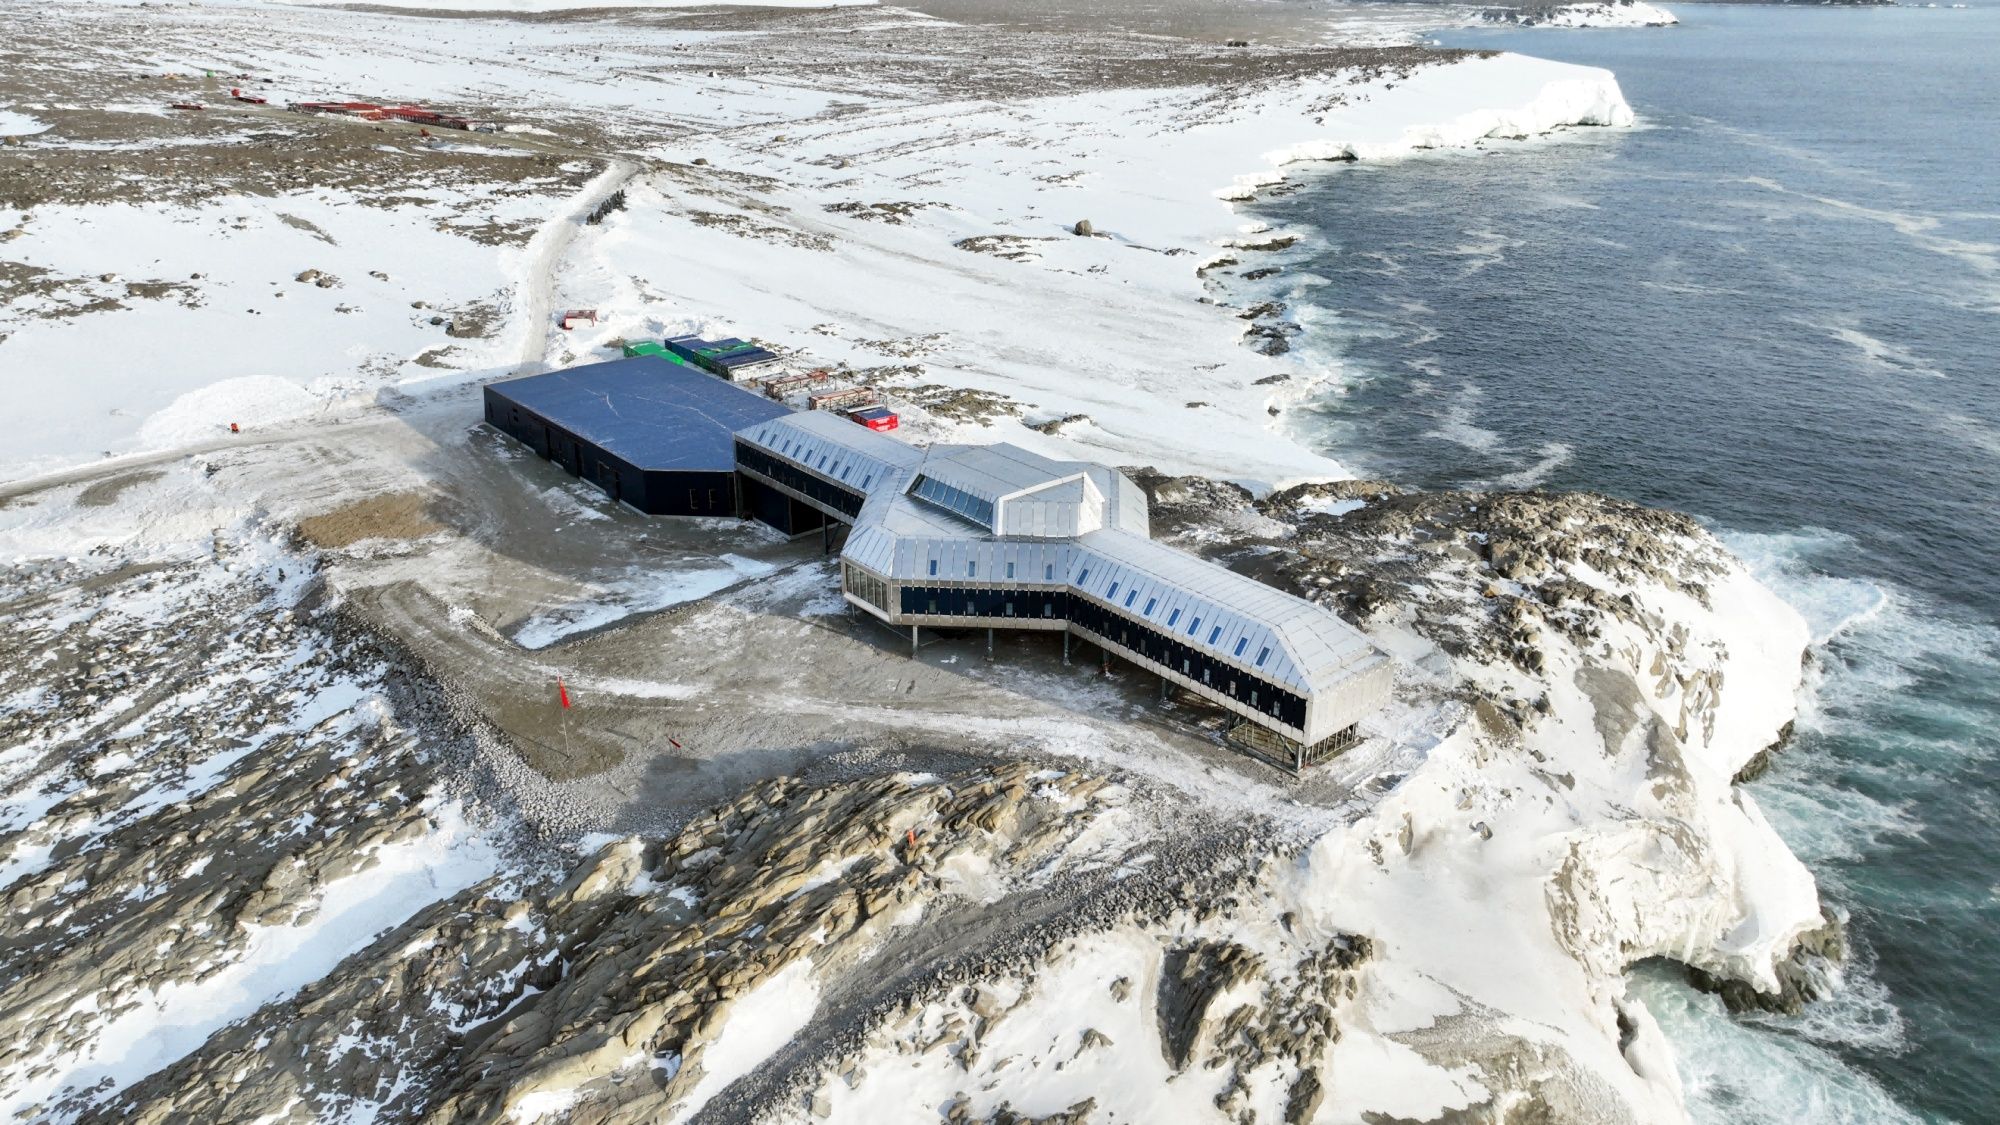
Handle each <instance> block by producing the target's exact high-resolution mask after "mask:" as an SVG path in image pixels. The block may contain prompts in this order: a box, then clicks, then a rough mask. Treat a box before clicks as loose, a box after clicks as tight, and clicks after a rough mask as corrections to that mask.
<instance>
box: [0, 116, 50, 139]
mask: <svg viewBox="0 0 2000 1125" xmlns="http://www.w3.org/2000/svg"><path fill="white" fill-rule="evenodd" d="M48 127H49V124H48V122H46V121H38V120H36V119H35V118H33V117H29V116H28V115H27V114H25V113H17V112H15V111H14V110H11V109H0V137H31V136H34V135H35V134H36V133H41V132H44V131H46V130H47V129H48Z"/></svg>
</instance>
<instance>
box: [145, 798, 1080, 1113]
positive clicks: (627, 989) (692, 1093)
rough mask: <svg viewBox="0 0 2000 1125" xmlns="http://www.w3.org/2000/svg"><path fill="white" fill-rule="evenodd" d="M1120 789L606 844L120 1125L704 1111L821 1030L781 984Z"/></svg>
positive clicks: (466, 914) (448, 909)
mask: <svg viewBox="0 0 2000 1125" xmlns="http://www.w3.org/2000/svg"><path fill="white" fill-rule="evenodd" d="M1050 772H1051V773H1052V772H1053V771H1050ZM1108 796H1109V794H1108V793H1107V791H1106V789H1105V783H1104V782H1103V781H1102V780H1099V779H1093V778H1089V777H1085V776H1082V775H1079V774H1074V773H1069V774H1061V775H1059V776H1048V775H1039V776H1038V775H1036V774H1035V771H1034V769H1033V767H1031V766H1029V765H1027V764H1025V763H1021V764H1015V765H1009V766H1004V767H1000V768H997V769H995V770H994V771H992V772H990V773H985V774H973V775H965V776H958V777H952V778H947V779H941V780H939V779H924V778H912V777H881V778H875V779H872V780H868V781H863V782H854V783H850V784H840V785H831V786H812V785H807V784H804V783H801V782H799V781H796V780H793V779H780V780H774V781H769V782H766V783H763V784H761V785H758V786H755V787H754V788H752V789H750V790H748V791H747V792H745V793H744V794H742V796H740V797H739V798H738V799H737V800H735V801H733V802H731V803H730V804H728V805H726V806H724V807H722V808H719V809H716V810H715V811H713V812H712V813H710V814H708V815H706V816H704V817H702V818H701V819H699V820H697V821H696V822H694V823H693V824H691V825H689V826H688V827H687V829H686V830H684V831H683V832H681V833H680V834H679V835H677V836H675V837H673V838H671V839H665V840H648V839H643V838H637V837H633V838H627V839H624V840H620V841H616V842H614V843H610V844H607V845H605V846H604V847H603V848H602V849H600V850H599V851H597V852H596V853H595V854H594V855H592V856H590V857H588V858H587V859H585V860H584V861H583V862H582V863H580V864H579V865H577V866H576V867H575V869H574V870H572V871H570V872H568V873H567V875H565V876H564V877H562V878H561V879H560V880H559V881H557V882H554V883H553V884H550V885H544V886H540V887H525V888H524V887H521V886H519V885H510V884H508V883H505V882H498V881H496V882H492V883H488V884H485V885H482V886H480V887H477V888H474V889H473V890H471V891H468V892H467V893H466V894H464V895H462V896H459V897H457V898H453V899H449V900H446V901H444V902H441V903H439V904H437V905H436V906H434V907H432V908H430V909H429V910H427V911H425V912H424V913H423V914H421V915H419V916H418V917H417V918H415V919H413V920H412V921H411V922H410V923H409V924H408V925H406V926H404V927H403V928H402V929H401V930H400V931H399V932H397V933H396V934H394V935H391V936H389V937H388V938H386V939H385V940H383V941H382V942H379V943H377V944H375V945H374V946H371V947H370V948H369V949H368V950H367V951H366V952H365V953H363V954H361V955H359V956H358V959H357V960H356V961H355V962H353V963H350V964H349V965H347V966H344V967H343V970H342V972H341V973H339V974H337V975H336V976H335V977H332V978H329V979H328V980H326V981H324V982H322V983H321V984H320V985H318V986H315V987H314V988H311V989H309V990H307V991H306V992H305V993H302V994H301V995H300V996H299V997H298V998H297V999H296V1000H295V1001H293V1002H291V1003H287V1004H282V1005H277V1006H274V1007H272V1008H268V1009H266V1010H265V1011H264V1012H262V1013H260V1014H259V1016H258V1018H257V1019H255V1020H253V1021H250V1022H248V1023H245V1024H242V1025H238V1026H236V1027H232V1028H230V1029H228V1030H227V1031H225V1032H224V1033H222V1034H221V1035H219V1036H217V1038H216V1039H215V1040H213V1041H211V1042H210V1043H209V1044H208V1046H207V1047H206V1048H205V1049H204V1050H203V1051H202V1052H201V1053H200V1054H199V1055H198V1056H195V1057H192V1058H190V1059H188V1060H186V1061H184V1062H183V1063H181V1064H180V1065H177V1066H175V1067H174V1068H172V1069H170V1070H168V1071H166V1072H164V1073H162V1074H160V1075H158V1076H155V1077H154V1078H153V1079H150V1080H148V1081H147V1082H145V1083H143V1084H142V1085H141V1086H139V1087H137V1088H135V1089H134V1090H133V1091H131V1092H130V1093H129V1094H128V1095H127V1096H126V1097H124V1098H122V1099H120V1101H119V1102H118V1103H117V1104H116V1113H117V1115H118V1116H119V1118H120V1119H122V1120H126V1121H140V1122H166V1121H174V1120H188V1119H215V1118H216V1117H217V1116H218V1115H220V1114H222V1113H223V1112H224V1107H223V1102H221V1101H219V1100H218V1099H219V1098H226V1099H227V1112H228V1113H229V1114H231V1115H241V1114H251V1115H258V1114H266V1113H277V1114H281V1115H282V1114H283V1113H285V1112H286V1107H287V1106H292V1105H296V1104H298V1103H299V1100H300V1099H304V1098H311V1099H313V1100H314V1101H315V1102H316V1103H317V1104H319V1105H322V1106H362V1105H372V1106H378V1107H379V1108H380V1112H381V1113H383V1114H385V1115H386V1116H387V1117H390V1118H407V1117H411V1116H414V1115H416V1114H417V1113H419V1112H421V1114H422V1115H423V1116H424V1118H425V1119H426V1120H430V1121H437V1122H450V1121H475V1120H477V1121H485V1120H493V1119H495V1118H500V1117H509V1116H511V1117H513V1118H514V1119H525V1120H534V1119H537V1118H538V1116H540V1115H541V1114H542V1113H543V1112H544V1111H545V1110H546V1109H547V1108H548V1107H552V1106H560V1107H561V1109H560V1114H561V1118H562V1119H563V1120H565V1121H572V1122H648V1121H657V1120H660V1119H661V1118H662V1117H663V1116H665V1115H668V1114H670V1113H672V1112H675V1111H677V1110H678V1111H680V1112H687V1111H690V1110H692V1109H693V1108H695V1105H696V1104H698V1102H691V1100H690V1099H691V1098H696V1097H697V1094H699V1098H698V1101H705V1100H706V1099H707V1098H708V1097H709V1096H712V1095H713V1094H715V1093H716V1092H718V1091H719V1090H720V1088H721V1087H723V1086H726V1085H727V1084H728V1082H729V1081H730V1080H732V1079H733V1078H735V1077H736V1076H737V1073H740V1072H730V1071H718V1070H717V1069H715V1063H714V1061H713V1056H712V1052H713V1051H714V1050H715V1049H716V1044H717V1043H718V1041H719V1040H720V1039H721V1037H722V1036H723V1035H724V1034H725V1032H726V1031H727V1029H728V1028H729V1027H730V1026H731V1024H732V1021H738V1022H743V1023H756V1022H766V1021H773V1020H777V1021H784V1020H792V1021H794V1022H795V1024H802V1023H804V1022H805V1020H806V1019H808V1018H809V1017H810V1016H811V1014H812V1012H811V1008H810V996H811V995H813V991H814V989H813V987H812V986H810V985H802V986H799V987H798V988H796V989H791V990H786V991H782V992H779V993H771V992H768V991H764V990H766V989H768V988H771V987H773V986H774V982H775V981H778V979H779V978H780V977H781V976H782V977H784V978H785V980H786V981H792V982H803V981H809V980H811V979H813V978H814V977H816V976H818V975H822V974H824V975H826V976H827V977H829V978H832V977H836V976H838V975H839V974H842V973H845V972H849V971H852V970H854V969H855V967H856V965H857V964H858V963H859V962H861V961H863V960H865V959H866V958H867V957H868V956H869V954H870V952H871V950H872V948H873V946H874V945H875V944H876V943H877V942H879V941H880V940H882V939H883V938H884V937H885V936H886V935H887V934H888V933H889V932H890V931H891V930H893V929H894V928H895V927H897V926H899V925H904V924H908V923H909V922H912V921H914V920H915V919H916V918H917V917H919V916H920V915H921V914H922V912H923V911H924V909H925V908H926V906H927V904H929V903H931V902H932V901H935V900H937V899H939V898H941V897H948V896H949V895H950V894H951V893H952V891H951V887H952V886H953V885H954V884H953V880H952V875H953V873H954V872H957V871H960V870H967V869H974V868H976V869H979V870H982V871H986V872H989V877H991V878H994V879H996V880H1000V881H1004V880H1006V879H1010V878H1020V877H1023V876H1024V875H1025V873H1027V872H1030V871H1032V870H1034V869H1036V868H1038V867H1040V866H1042V865H1044V864H1046V863H1048V862H1050V861H1051V860H1053V859H1054V858H1056V857H1057V856H1058V855H1059V854H1060V853H1061V851H1062V849H1063V848H1064V846H1065V845H1066V844H1067V843H1068V842H1069V841H1071V840H1072V839H1074V838H1075V836H1076V834H1077V833H1078V832H1079V831H1081V830H1082V829H1083V827H1084V826H1085V825H1087V824H1088V823H1089V822H1090V821H1091V820H1092V819H1093V818H1094V816H1095V815H1096V814H1097V813H1098V812H1099V811H1100V810H1102V809H1103V808H1105V807H1106V800H1107V798H1108ZM800 996H803V997H806V998H807V999H806V1001H805V1003H806V1009H805V1010H803V1011H799V1010H796V1009H795V1005H796V1003H797V999H796V998H797V997H800ZM773 1005H776V1007H775V1008H774V1007H773ZM753 1061H754V1060H753ZM727 1065H728V1066H731V1067H734V1066H740V1065H742V1064H741V1063H740V1062H734V1061H732V1062H730V1063H728V1064H727ZM239 1076H240V1077H239Z"/></svg>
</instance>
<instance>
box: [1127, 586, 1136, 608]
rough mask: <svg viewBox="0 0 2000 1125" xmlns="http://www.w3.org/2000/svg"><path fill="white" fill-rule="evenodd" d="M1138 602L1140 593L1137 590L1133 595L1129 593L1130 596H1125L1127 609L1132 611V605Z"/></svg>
mask: <svg viewBox="0 0 2000 1125" xmlns="http://www.w3.org/2000/svg"><path fill="white" fill-rule="evenodd" d="M1137 600H1139V591H1137V590H1134V591H1132V592H1131V593H1129V594H1126V595H1125V608H1126V609H1131V608H1132V603H1133V602H1135V601H1137Z"/></svg>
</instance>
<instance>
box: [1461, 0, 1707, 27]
mask: <svg viewBox="0 0 2000 1125" xmlns="http://www.w3.org/2000/svg"><path fill="white" fill-rule="evenodd" d="M1479 18H1480V19H1481V21H1483V22H1486V23H1511V24H1518V25H1520V26H1522V27H1548V28H1576V27H1668V26H1671V25H1673V24H1677V23H1679V22H1681V21H1680V19H1679V17H1677V16H1675V15H1674V14H1673V13H1672V12H1669V11H1667V10H1666V9H1665V8H1661V7H1658V6H1656V5H1653V4H1648V3H1646V0H1592V2H1590V3H1583V4H1550V5H1546V6H1542V7H1529V8H1488V9H1486V10H1485V11H1484V12H1482V13H1480V17H1479Z"/></svg>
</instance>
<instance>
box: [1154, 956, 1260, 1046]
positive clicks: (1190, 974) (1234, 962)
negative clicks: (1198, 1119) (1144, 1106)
mask: <svg viewBox="0 0 2000 1125" xmlns="http://www.w3.org/2000/svg"><path fill="white" fill-rule="evenodd" d="M1263 969H1264V964H1263V961H1262V960H1261V959H1260V958H1259V957H1258V956H1257V955H1256V954H1254V953H1252V952H1250V951H1249V950H1247V949H1245V948H1243V947H1242V946H1240V945H1236V944H1234V943H1231V942H1201V943H1198V944H1195V945H1190V946H1185V947H1182V948H1179V949H1175V950H1173V951H1172V952H1170V953H1168V954H1167V958H1166V966H1165V970H1164V971H1163V972H1162V973H1161V974H1160V998H1159V1012H1160V1049H1161V1050H1162V1051H1163V1052H1165V1054H1166V1057H1167V1062H1168V1063H1169V1064H1171V1065H1172V1066H1173V1068H1174V1069H1175V1070H1185V1069H1187V1065H1188V1062H1189V1061H1190V1060H1191V1059H1193V1058H1194V1054H1195V1049H1196V1048H1197V1047H1198V1046H1200V1045H1202V1043H1203V1041H1204V1040H1205V1039H1208V1038H1211V1037H1212V1034H1213V1031H1214V1025H1215V1024H1216V1023H1217V1022H1218V1021H1219V1018H1220V1017H1221V1016H1223V1015H1232V1014H1233V1012H1232V1013H1219V1012H1216V1011H1214V1010H1213V1009H1214V1008H1215V1007H1216V1001H1217V1000H1218V999H1220V998H1221V997H1222V996H1223V995H1224V994H1226V993H1228V992H1231V991H1233V990H1235V989H1236V988H1237V987H1238V986H1240V985H1242V984H1244V983H1245V982H1247V981H1250V980H1253V979H1255V978H1256V977H1258V976H1260V975H1261V974H1262V973H1263Z"/></svg>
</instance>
